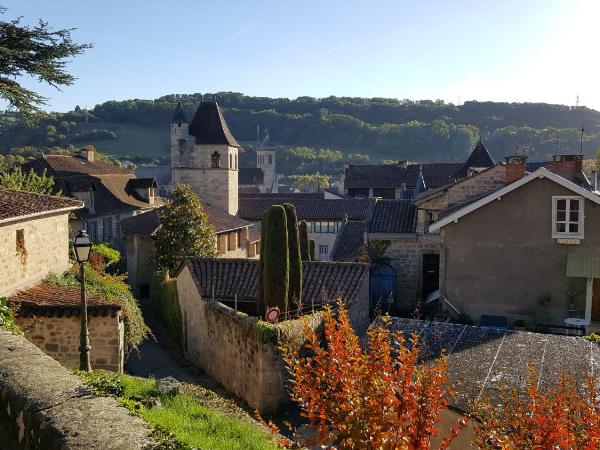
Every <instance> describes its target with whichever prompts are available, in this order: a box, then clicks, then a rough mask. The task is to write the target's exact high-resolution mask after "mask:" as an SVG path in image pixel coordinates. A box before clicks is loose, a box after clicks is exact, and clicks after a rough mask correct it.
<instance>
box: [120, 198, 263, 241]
mask: <svg viewBox="0 0 600 450" xmlns="http://www.w3.org/2000/svg"><path fill="white" fill-rule="evenodd" d="M164 208H165V207H164V206H163V207H161V208H157V209H153V210H150V211H148V212H145V213H142V214H138V215H137V216H133V217H128V218H127V219H123V220H122V221H121V232H122V233H129V234H137V235H140V236H153V235H154V233H155V232H156V229H157V228H158V216H159V214H160V212H161V211H163V210H164ZM202 208H203V209H204V212H205V213H206V215H207V216H208V221H209V222H210V223H211V224H213V225H214V227H215V231H216V232H217V233H223V232H225V231H229V230H236V229H238V228H244V227H249V226H251V225H252V224H251V223H250V222H248V221H246V220H244V219H240V218H239V217H236V216H232V215H231V214H227V213H226V212H225V211H221V210H220V209H217V208H213V207H212V206H210V205H203V206H202Z"/></svg>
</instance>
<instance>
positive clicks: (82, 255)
mask: <svg viewBox="0 0 600 450" xmlns="http://www.w3.org/2000/svg"><path fill="white" fill-rule="evenodd" d="M91 248H92V240H91V239H90V237H89V236H88V235H87V233H86V232H85V230H81V231H80V232H79V234H78V235H77V236H75V239H73V250H74V251H75V259H77V262H80V263H82V262H86V261H87V260H88V258H89V257H90V250H91Z"/></svg>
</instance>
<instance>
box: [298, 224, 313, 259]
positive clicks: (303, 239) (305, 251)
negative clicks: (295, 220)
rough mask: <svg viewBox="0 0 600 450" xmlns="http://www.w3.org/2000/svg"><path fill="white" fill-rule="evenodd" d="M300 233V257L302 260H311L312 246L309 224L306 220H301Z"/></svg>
mask: <svg viewBox="0 0 600 450" xmlns="http://www.w3.org/2000/svg"><path fill="white" fill-rule="evenodd" d="M298 234H299V235H300V257H301V258H302V261H310V248H309V244H308V225H307V224H306V220H303V221H302V222H300V225H299V226H298Z"/></svg>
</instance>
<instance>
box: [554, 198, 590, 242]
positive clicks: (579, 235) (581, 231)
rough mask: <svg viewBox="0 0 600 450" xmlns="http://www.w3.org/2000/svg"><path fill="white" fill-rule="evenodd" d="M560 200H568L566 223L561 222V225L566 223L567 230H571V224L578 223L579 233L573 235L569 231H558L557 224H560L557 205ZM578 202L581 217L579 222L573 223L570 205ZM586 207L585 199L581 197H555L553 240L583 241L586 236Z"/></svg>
mask: <svg viewBox="0 0 600 450" xmlns="http://www.w3.org/2000/svg"><path fill="white" fill-rule="evenodd" d="M559 200H566V206H567V209H566V213H565V220H564V221H562V220H561V221H560V222H561V223H563V222H564V223H565V230H568V229H569V224H572V223H577V224H578V225H579V228H578V229H579V231H578V232H577V233H572V232H569V231H564V232H560V231H556V224H557V223H558V220H557V209H556V204H557V203H558V201H559ZM574 200H576V201H578V202H579V217H578V220H577V222H573V221H571V220H570V217H569V216H570V204H571V202H572V201H574ZM584 207H585V199H584V198H583V197H579V196H573V195H557V196H553V197H552V238H555V239H561V238H573V239H583V236H584V228H583V227H584V222H585V220H584V219H585V214H584Z"/></svg>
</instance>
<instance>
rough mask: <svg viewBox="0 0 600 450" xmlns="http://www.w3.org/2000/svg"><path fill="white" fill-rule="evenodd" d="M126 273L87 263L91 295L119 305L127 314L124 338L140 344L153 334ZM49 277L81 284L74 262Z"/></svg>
mask: <svg viewBox="0 0 600 450" xmlns="http://www.w3.org/2000/svg"><path fill="white" fill-rule="evenodd" d="M125 278H126V275H110V274H107V273H102V272H97V271H96V270H94V269H93V268H92V266H91V265H89V264H86V265H85V286H86V292H87V293H88V294H89V295H97V296H99V297H101V298H103V299H104V300H106V301H107V302H109V303H115V304H117V305H120V306H121V308H122V310H123V316H124V318H125V341H126V344H127V345H128V346H135V345H138V344H140V343H141V342H142V341H143V340H144V339H146V338H147V337H148V336H149V335H150V329H149V328H148V326H147V325H146V323H145V322H144V318H143V317H142V311H141V310H140V307H139V304H138V302H137V300H136V299H135V298H134V297H133V295H132V294H131V290H130V288H129V285H127V283H126V282H125ZM47 281H48V282H49V283H51V284H56V285H60V286H68V287H73V288H79V287H80V282H79V268H78V267H77V266H76V265H74V266H73V267H72V268H71V270H69V271H67V272H65V273H64V274H63V275H56V274H50V275H49V276H48V278H47Z"/></svg>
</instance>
